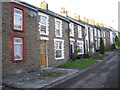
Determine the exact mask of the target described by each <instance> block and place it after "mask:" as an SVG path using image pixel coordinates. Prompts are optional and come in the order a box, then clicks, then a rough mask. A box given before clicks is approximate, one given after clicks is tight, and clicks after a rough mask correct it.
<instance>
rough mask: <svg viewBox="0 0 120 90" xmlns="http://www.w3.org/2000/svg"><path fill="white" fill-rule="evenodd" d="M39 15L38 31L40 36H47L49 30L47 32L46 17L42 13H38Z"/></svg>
mask: <svg viewBox="0 0 120 90" xmlns="http://www.w3.org/2000/svg"><path fill="white" fill-rule="evenodd" d="M39 15H40V22H39V27H40V29H39V31H40V34H43V35H48V34H49V30H48V16H47V15H45V14H42V13H39Z"/></svg>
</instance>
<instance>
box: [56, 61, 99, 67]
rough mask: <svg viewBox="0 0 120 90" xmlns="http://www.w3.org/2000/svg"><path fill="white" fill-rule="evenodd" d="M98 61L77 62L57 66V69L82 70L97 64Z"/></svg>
mask: <svg viewBox="0 0 120 90" xmlns="http://www.w3.org/2000/svg"><path fill="white" fill-rule="evenodd" d="M96 62H97V60H76V61H71V62H67V63H65V64H61V65H59V66H57V68H73V69H81V68H86V67H88V66H91V65H93V64H95V63H96Z"/></svg>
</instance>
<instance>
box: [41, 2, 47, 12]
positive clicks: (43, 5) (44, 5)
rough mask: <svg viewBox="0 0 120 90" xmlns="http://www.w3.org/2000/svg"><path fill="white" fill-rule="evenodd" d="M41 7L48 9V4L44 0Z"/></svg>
mask: <svg viewBox="0 0 120 90" xmlns="http://www.w3.org/2000/svg"><path fill="white" fill-rule="evenodd" d="M40 8H41V9H44V10H48V4H47V3H46V2H45V1H42V2H41V3H40Z"/></svg>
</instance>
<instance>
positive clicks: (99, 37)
mask: <svg viewBox="0 0 120 90" xmlns="http://www.w3.org/2000/svg"><path fill="white" fill-rule="evenodd" d="M98 37H99V38H100V30H98Z"/></svg>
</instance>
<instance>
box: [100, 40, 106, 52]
mask: <svg viewBox="0 0 120 90" xmlns="http://www.w3.org/2000/svg"><path fill="white" fill-rule="evenodd" d="M104 53H105V48H104V42H103V39H102V38H100V54H104Z"/></svg>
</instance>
